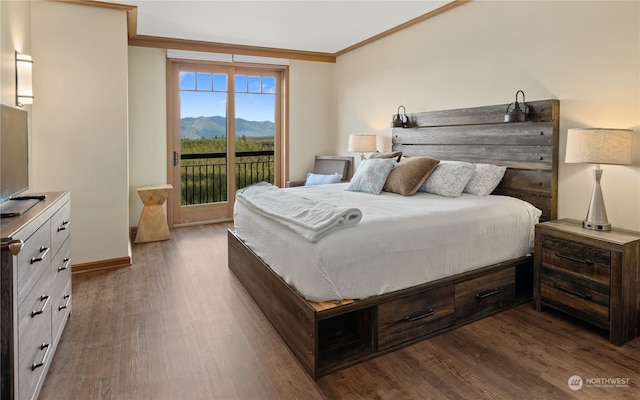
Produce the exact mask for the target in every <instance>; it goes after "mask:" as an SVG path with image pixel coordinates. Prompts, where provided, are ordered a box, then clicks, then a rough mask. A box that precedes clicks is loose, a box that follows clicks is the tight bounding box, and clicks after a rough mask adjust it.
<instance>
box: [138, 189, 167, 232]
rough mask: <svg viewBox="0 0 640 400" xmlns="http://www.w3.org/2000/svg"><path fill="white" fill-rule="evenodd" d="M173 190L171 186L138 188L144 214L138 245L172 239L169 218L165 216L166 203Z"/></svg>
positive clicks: (139, 223)
mask: <svg viewBox="0 0 640 400" xmlns="http://www.w3.org/2000/svg"><path fill="white" fill-rule="evenodd" d="M172 189H173V186H171V185H168V184H167V185H157V186H140V187H138V188H136V190H137V191H138V196H140V199H142V204H144V207H143V208H142V214H141V215H140V222H138V232H137V233H136V240H135V242H136V243H144V242H154V241H156V240H167V239H171V234H170V233H169V226H168V225H167V217H166V216H165V215H164V208H163V207H162V206H163V204H164V202H165V201H166V200H167V197H169V193H170V192H171V190H172Z"/></svg>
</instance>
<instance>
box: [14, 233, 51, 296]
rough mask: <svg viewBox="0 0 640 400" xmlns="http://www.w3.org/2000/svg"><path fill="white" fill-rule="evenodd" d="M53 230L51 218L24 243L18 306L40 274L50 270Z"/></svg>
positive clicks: (19, 274) (19, 269) (20, 255)
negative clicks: (51, 228)
mask: <svg viewBox="0 0 640 400" xmlns="http://www.w3.org/2000/svg"><path fill="white" fill-rule="evenodd" d="M51 256H52V253H51V230H50V223H49V220H47V222H45V223H44V224H43V225H42V226H40V228H38V230H36V231H35V232H34V233H33V235H31V236H30V237H29V239H27V240H26V241H25V243H24V247H23V248H22V250H21V251H20V253H19V254H18V266H17V270H18V271H17V272H18V307H20V305H21V304H22V303H23V302H24V300H25V298H26V297H27V294H28V293H29V292H30V291H31V289H32V288H33V285H34V284H35V283H36V281H37V280H38V278H39V277H40V275H41V274H42V273H43V272H44V271H49V268H48V267H49V260H50V258H51Z"/></svg>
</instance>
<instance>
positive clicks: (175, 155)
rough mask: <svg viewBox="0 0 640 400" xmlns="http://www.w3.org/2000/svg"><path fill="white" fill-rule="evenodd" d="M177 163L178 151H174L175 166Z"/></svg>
mask: <svg viewBox="0 0 640 400" xmlns="http://www.w3.org/2000/svg"><path fill="white" fill-rule="evenodd" d="M176 165H178V152H177V151H174V152H173V166H174V167H175V166H176Z"/></svg>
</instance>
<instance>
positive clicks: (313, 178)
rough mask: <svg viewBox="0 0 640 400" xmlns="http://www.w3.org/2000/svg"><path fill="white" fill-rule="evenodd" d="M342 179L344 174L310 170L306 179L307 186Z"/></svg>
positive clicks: (335, 181) (336, 181)
mask: <svg viewBox="0 0 640 400" xmlns="http://www.w3.org/2000/svg"><path fill="white" fill-rule="evenodd" d="M341 180H342V174H333V175H322V174H314V173H312V172H309V173H308V174H307V179H306V180H305V181H304V185H305V186H313V185H326V184H329V183H338V182H340V181H341Z"/></svg>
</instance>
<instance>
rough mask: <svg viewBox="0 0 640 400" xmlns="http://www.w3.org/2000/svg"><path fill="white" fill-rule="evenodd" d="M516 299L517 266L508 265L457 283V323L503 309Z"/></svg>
mask: <svg viewBox="0 0 640 400" xmlns="http://www.w3.org/2000/svg"><path fill="white" fill-rule="evenodd" d="M515 301H516V268H515V267H508V268H504V269H500V270H498V271H495V272H492V273H489V274H486V275H481V276H479V277H477V278H473V279H469V280H466V281H463V282H460V283H456V285H455V310H456V311H455V318H456V325H457V324H461V323H466V322H469V321H473V320H475V319H479V318H481V317H484V316H487V315H490V314H493V313H494V312H496V311H499V310H502V309H504V308H505V307H508V306H509V305H511V304H514V303H515Z"/></svg>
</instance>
